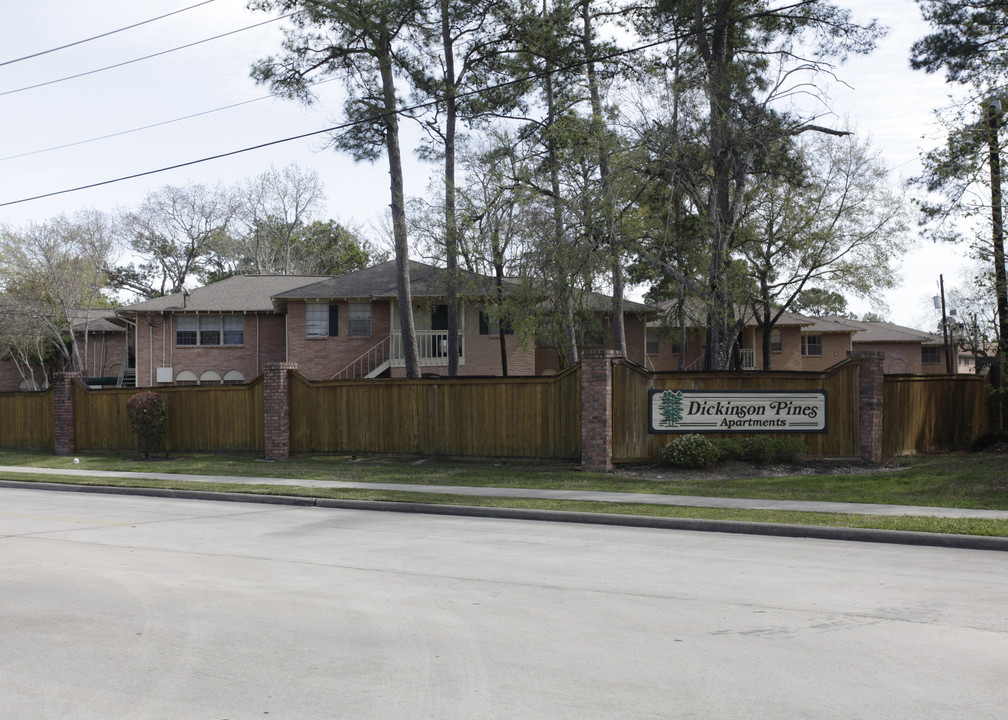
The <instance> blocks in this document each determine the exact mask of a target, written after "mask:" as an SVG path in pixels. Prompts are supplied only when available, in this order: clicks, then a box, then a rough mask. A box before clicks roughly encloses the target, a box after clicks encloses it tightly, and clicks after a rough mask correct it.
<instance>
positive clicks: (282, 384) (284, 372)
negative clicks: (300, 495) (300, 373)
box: [263, 362, 298, 460]
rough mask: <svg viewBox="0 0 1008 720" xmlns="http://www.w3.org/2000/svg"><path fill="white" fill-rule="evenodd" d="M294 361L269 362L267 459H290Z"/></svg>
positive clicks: (265, 393) (265, 404)
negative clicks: (291, 389)
mask: <svg viewBox="0 0 1008 720" xmlns="http://www.w3.org/2000/svg"><path fill="white" fill-rule="evenodd" d="M297 368H298V364H297V363H294V362H273V363H267V365H266V369H265V377H264V378H263V381H264V384H263V407H264V411H265V418H264V428H265V435H266V437H265V447H266V459H267V460H286V459H287V458H289V457H290V371H291V370H297Z"/></svg>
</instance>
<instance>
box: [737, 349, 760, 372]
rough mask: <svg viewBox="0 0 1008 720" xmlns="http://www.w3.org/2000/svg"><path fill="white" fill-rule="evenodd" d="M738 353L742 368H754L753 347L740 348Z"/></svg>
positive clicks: (754, 354)
mask: <svg viewBox="0 0 1008 720" xmlns="http://www.w3.org/2000/svg"><path fill="white" fill-rule="evenodd" d="M739 354H740V355H741V356H742V369H743V370H755V369H756V350H755V349H754V348H741V349H740V350H739Z"/></svg>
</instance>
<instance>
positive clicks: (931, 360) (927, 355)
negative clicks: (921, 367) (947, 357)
mask: <svg viewBox="0 0 1008 720" xmlns="http://www.w3.org/2000/svg"><path fill="white" fill-rule="evenodd" d="M921 362H922V363H923V364H925V365H937V364H938V363H940V362H941V348H940V347H937V346H936V345H924V346H922V347H921Z"/></svg>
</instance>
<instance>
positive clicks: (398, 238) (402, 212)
mask: <svg viewBox="0 0 1008 720" xmlns="http://www.w3.org/2000/svg"><path fill="white" fill-rule="evenodd" d="M378 64H379V66H380V67H381V79H382V94H383V97H384V106H385V117H384V122H385V145H386V150H387V151H388V162H389V177H390V185H389V190H390V192H391V196H392V197H391V199H392V204H391V209H392V233H393V236H394V241H395V256H396V296H397V299H398V301H399V329H400V331H401V332H402V344H403V355H404V359H405V361H406V377H409V378H417V377H420V353H419V352H418V351H417V338H416V326H415V325H414V324H413V294H412V292H411V291H410V274H409V271H410V263H409V244H408V242H407V235H406V207H405V203H404V199H403V174H402V155H401V153H400V150H399V119H398V115H397V114H396V112H397V110H398V108H396V94H395V80H394V78H393V75H392V44H391V38H390V37H389V36H388V35H387V34H386V33H384V32H383V33H382V35H381V54H380V58H379V63H378Z"/></svg>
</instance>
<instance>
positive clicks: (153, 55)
mask: <svg viewBox="0 0 1008 720" xmlns="http://www.w3.org/2000/svg"><path fill="white" fill-rule="evenodd" d="M296 14H297V11H295V12H291V13H287V14H286V15H280V16H279V17H275V18H271V19H269V20H264V21H263V22H260V23H256V24H254V25H247V26H246V27H243V28H238V29H237V30H231V31H230V32H226V33H222V34H220V35H214V36H213V37H209V38H205V39H203V40H197V41H196V42H191V43H187V44H185V45H179V46H178V47H173V48H169V49H168V50H161V51H160V52H156V53H151V54H150V55H144V56H143V57H138V58H133V59H132V60H125V61H123V62H121V63H116V64H115V65H106V66H105V67H100V68H95V69H94V70H87V71H85V72H82V73H77V74H75V75H67V76H66V77H61V78H57V79H56V80H47V81H46V82H41V83H36V84H34V85H26V86H25V87H20V88H16V89H14V90H5V91H3V92H0V97H3V96H4V95H13V94H14V93H19V92H24V91H25V90H34V89H36V88H40V87H46V86H47V85H55V84H56V83H61V82H66V81H67V80H76V79H77V78H82V77H86V76H88V75H94V74H95V73H100V72H104V71H106V70H112V69H114V68H120V67H123V66H124V65H132V64H133V63H138V62H141V61H142V60H150V59H151V58H156V57H160V56H162V55H167V54H169V53H173V52H177V51H179V50H185V49H186V48H191V47H195V46H196V45H202V44H203V43H208V42H212V41H213V40H220V39H221V38H226V37H228V36H229V35H236V34H237V33H240V32H245V31H246V30H252V29H254V28H257V27H262V26H263V25H269V24H270V23H273V22H276V21H277V20H283V19H284V18H289V17H291V16H292V15H296Z"/></svg>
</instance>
